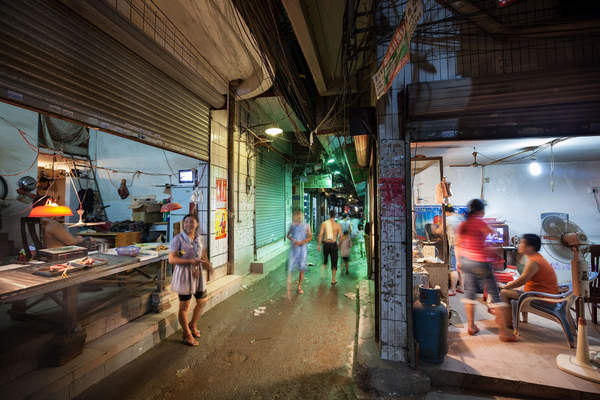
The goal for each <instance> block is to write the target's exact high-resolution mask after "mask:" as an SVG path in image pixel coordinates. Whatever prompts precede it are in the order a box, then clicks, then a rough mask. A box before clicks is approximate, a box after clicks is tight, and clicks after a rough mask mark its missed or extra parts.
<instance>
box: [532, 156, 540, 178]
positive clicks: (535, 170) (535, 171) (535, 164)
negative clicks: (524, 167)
mask: <svg viewBox="0 0 600 400" xmlns="http://www.w3.org/2000/svg"><path fill="white" fill-rule="evenodd" d="M529 173H530V174H531V175H533V176H538V175H539V174H541V173H542V167H541V166H540V164H539V163H538V162H537V161H535V157H532V158H531V163H529Z"/></svg>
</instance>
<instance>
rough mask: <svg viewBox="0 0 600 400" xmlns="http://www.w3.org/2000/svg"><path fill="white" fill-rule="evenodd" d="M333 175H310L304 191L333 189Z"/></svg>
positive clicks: (305, 182)
mask: <svg viewBox="0 0 600 400" xmlns="http://www.w3.org/2000/svg"><path fill="white" fill-rule="evenodd" d="M332 187H333V186H332V181H331V174H323V175H308V176H307V177H306V181H304V189H321V188H323V189H330V188H332Z"/></svg>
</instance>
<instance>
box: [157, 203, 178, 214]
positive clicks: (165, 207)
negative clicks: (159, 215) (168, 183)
mask: <svg viewBox="0 0 600 400" xmlns="http://www.w3.org/2000/svg"><path fill="white" fill-rule="evenodd" d="M180 208H181V204H179V203H167V204H163V205H162V207H161V208H160V212H163V213H166V212H170V211H175V210H179V209H180Z"/></svg>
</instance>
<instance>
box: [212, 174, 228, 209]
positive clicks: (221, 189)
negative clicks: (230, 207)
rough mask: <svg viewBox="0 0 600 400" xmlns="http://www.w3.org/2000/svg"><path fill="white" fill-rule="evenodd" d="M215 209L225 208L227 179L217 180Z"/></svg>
mask: <svg viewBox="0 0 600 400" xmlns="http://www.w3.org/2000/svg"><path fill="white" fill-rule="evenodd" d="M216 190H217V193H216V200H217V204H215V206H216V207H215V208H227V179H217V189H216Z"/></svg>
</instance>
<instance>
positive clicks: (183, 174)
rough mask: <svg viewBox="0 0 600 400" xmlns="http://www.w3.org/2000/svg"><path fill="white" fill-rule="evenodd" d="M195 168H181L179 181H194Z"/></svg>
mask: <svg viewBox="0 0 600 400" xmlns="http://www.w3.org/2000/svg"><path fill="white" fill-rule="evenodd" d="M194 179H195V176H194V170H193V169H180V170H179V183H194Z"/></svg>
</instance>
